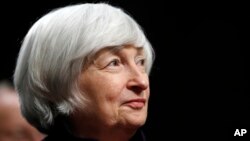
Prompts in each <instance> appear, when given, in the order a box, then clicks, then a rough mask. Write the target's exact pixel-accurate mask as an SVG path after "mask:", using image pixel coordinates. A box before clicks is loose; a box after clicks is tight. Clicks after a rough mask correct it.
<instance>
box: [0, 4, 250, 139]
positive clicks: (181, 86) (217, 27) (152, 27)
mask: <svg viewBox="0 0 250 141" xmlns="http://www.w3.org/2000/svg"><path fill="white" fill-rule="evenodd" d="M80 2H82V3H83V2H91V1H79V0H78V1H76V0H71V1H70V0H54V1H53V2H52V1H50V2H46V1H33V2H25V1H22V2H14V1H10V2H8V3H2V4H1V22H0V23H1V34H2V35H1V38H0V39H1V49H0V53H1V54H0V57H1V58H0V61H1V69H0V80H2V79H8V80H10V81H12V74H13V71H14V67H15V62H16V58H17V54H18V51H19V48H20V45H21V42H22V39H23V37H24V36H25V34H26V33H27V31H28V29H29V28H30V26H31V25H32V24H33V23H34V22H35V21H36V20H37V19H39V18H40V17H41V16H42V15H44V14H46V13H47V12H49V11H50V10H52V9H54V8H57V7H61V6H65V5H68V4H75V3H80ZM95 2H98V1H95ZM108 3H110V4H112V5H115V6H119V7H122V8H123V9H125V10H126V11H127V12H128V13H130V15H132V16H133V17H134V19H135V20H136V21H137V22H138V23H139V24H140V25H141V26H142V27H143V29H144V31H145V33H146V35H147V37H148V39H149V41H150V42H151V43H152V45H153V47H154V48H155V52H156V60H155V64H154V66H153V69H152V73H151V75H150V80H151V97H150V103H149V104H150V105H149V115H148V120H147V123H146V125H145V126H144V127H143V128H144V131H145V133H146V136H147V137H148V139H149V140H152V141H167V140H173V141H175V140H176V141H177V140H183V139H186V140H189V139H192V140H195V139H197V140H204V139H208V138H209V139H213V140H217V139H219V138H220V139H222V140H229V139H230V140H232V139H235V137H233V133H234V130H235V129H236V128H239V129H240V128H247V129H249V130H248V132H249V134H250V128H249V125H250V121H249V119H250V118H249V116H248V113H249V98H248V97H249V96H248V95H249V93H250V92H249V63H250V62H249V51H248V50H249V49H248V48H249V47H250V43H249V41H250V40H249V39H250V38H249V37H250V36H249V34H250V32H249V31H250V30H249V26H250V22H249V18H250V16H249V11H248V9H247V8H244V4H242V5H243V6H242V7H238V6H236V5H234V4H232V5H225V4H222V5H217V4H213V6H210V5H208V4H202V5H199V6H197V5H195V4H188V5H187V4H183V5H182V6H180V5H179V4H178V6H177V5H174V4H170V3H163V2H161V3H160V2H156V1H155V2H154V1H153V2H152V1H151V2H146V1H136V2H135V1H133V0H120V1H118V0H117V1H115V0H114V1H109V2H108ZM214 5H215V6H214ZM238 139H239V138H237V140H238ZM241 139H242V138H241Z"/></svg>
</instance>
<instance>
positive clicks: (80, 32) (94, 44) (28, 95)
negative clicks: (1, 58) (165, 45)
mask: <svg viewBox="0 0 250 141" xmlns="http://www.w3.org/2000/svg"><path fill="white" fill-rule="evenodd" d="M122 45H134V46H136V47H143V48H144V51H145V54H146V57H147V58H146V69H147V73H148V74H149V72H150V69H151V67H152V63H153V60H154V51H153V49H152V47H151V44H150V43H149V41H148V40H147V38H146V36H145V35H144V33H143V30H142V29H141V27H140V26H139V25H138V24H137V23H136V21H135V20H134V19H133V18H132V17H130V16H129V15H128V14H126V13H125V12H124V11H123V10H122V9H120V8H117V7H113V6H110V5H109V4H105V3H96V4H90V3H86V4H77V5H71V6H66V7H62V8H58V9H55V10H53V11H51V12H49V13H48V14H46V15H45V16H43V17H42V18H40V19H39V20H38V21H37V22H36V23H35V24H34V25H33V26H32V27H31V28H30V30H29V31H28V33H27V35H26V36H25V38H24V41H23V43H22V47H21V49H20V52H19V56H18V59H17V64H16V69H15V73H14V84H15V88H16V90H17V91H18V93H19V96H20V101H21V110H22V114H23V115H24V116H25V117H26V119H27V120H28V121H29V122H30V123H31V124H33V125H34V126H35V127H37V128H38V129H39V130H40V131H43V132H44V131H46V130H47V129H49V128H50V125H51V124H52V123H53V122H54V119H55V117H56V116H57V115H69V114H70V113H72V112H73V111H74V110H75V108H79V107H81V108H83V109H84V107H86V102H87V99H86V98H85V97H84V95H82V94H80V93H81V92H80V89H79V87H78V78H79V75H80V74H81V71H82V68H83V67H84V62H85V61H86V57H88V56H89V55H90V54H95V53H96V52H97V51H99V50H100V49H102V48H105V47H110V46H122Z"/></svg>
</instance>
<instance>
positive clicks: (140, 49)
mask: <svg viewBox="0 0 250 141" xmlns="http://www.w3.org/2000/svg"><path fill="white" fill-rule="evenodd" d="M129 48H133V49H135V50H136V52H137V53H139V54H141V53H143V52H144V48H143V47H138V46H133V45H123V46H110V47H104V48H102V49H100V50H99V51H97V52H96V53H95V54H94V56H95V57H97V56H100V55H102V54H104V53H117V52H119V51H121V50H122V49H129Z"/></svg>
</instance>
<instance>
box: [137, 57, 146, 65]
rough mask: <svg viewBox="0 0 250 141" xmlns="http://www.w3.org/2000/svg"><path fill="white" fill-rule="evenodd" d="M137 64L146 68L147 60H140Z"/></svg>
mask: <svg viewBox="0 0 250 141" xmlns="http://www.w3.org/2000/svg"><path fill="white" fill-rule="evenodd" d="M136 64H138V65H140V66H144V65H145V58H139V59H138V60H137V62H136Z"/></svg>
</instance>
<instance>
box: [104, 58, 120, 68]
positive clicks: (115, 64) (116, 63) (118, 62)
mask: <svg viewBox="0 0 250 141" xmlns="http://www.w3.org/2000/svg"><path fill="white" fill-rule="evenodd" d="M119 65H120V60H119V59H113V60H112V61H110V62H109V64H108V65H107V66H111V67H112V66H119Z"/></svg>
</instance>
